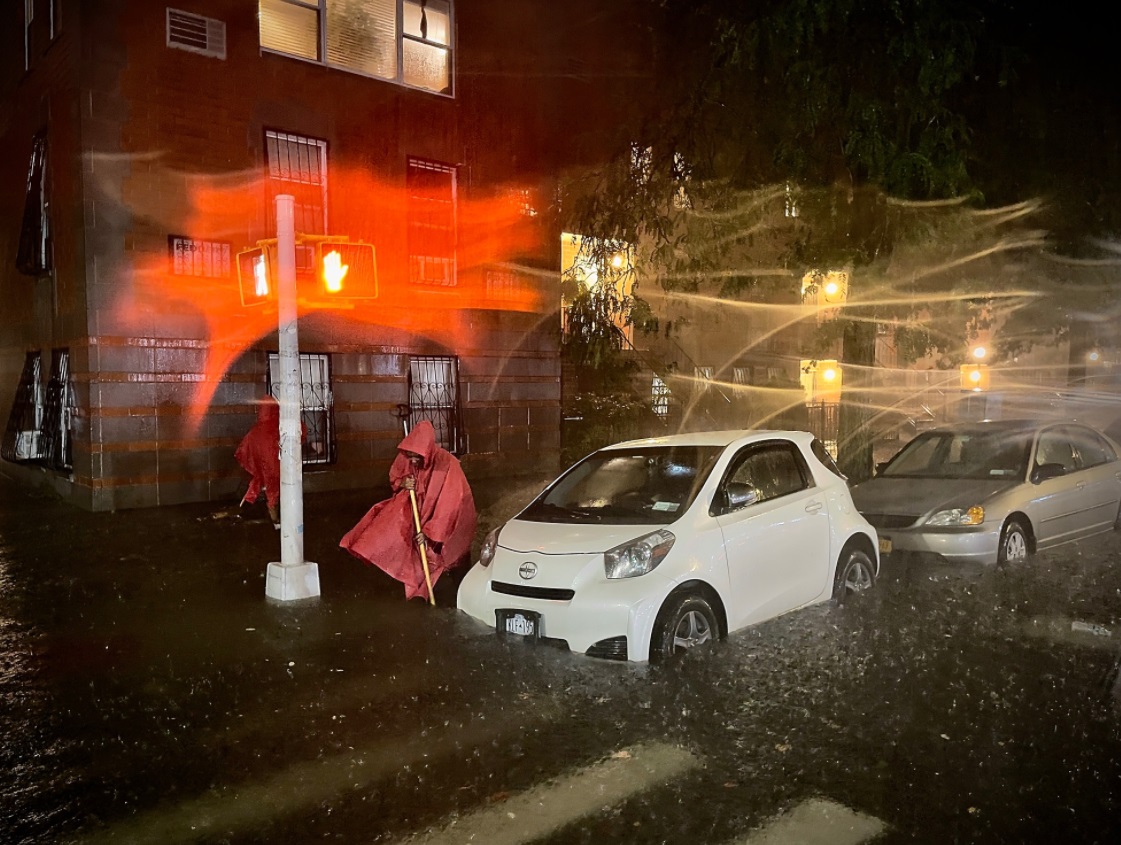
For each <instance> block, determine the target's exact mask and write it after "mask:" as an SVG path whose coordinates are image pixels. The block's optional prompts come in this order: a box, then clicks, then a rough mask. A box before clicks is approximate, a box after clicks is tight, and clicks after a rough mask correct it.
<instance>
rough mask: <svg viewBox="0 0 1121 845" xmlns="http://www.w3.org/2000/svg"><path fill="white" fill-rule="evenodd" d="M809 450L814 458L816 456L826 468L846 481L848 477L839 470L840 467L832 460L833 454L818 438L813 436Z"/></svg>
mask: <svg viewBox="0 0 1121 845" xmlns="http://www.w3.org/2000/svg"><path fill="white" fill-rule="evenodd" d="M810 451H811V452H813V455H814V457H815V458H817V459H818V460H819V461H821V462H822V463H823V464H824V465H825V468H826V469H827V470H829V471H830V472H831V473H833V474H834V475H835V476H837V477H838V478H844V479H845V481H848V478H846V477H845V474H844V473H843V472H841V468H840V467H839V466H837V462H836V461H835V460H833V456H832V455H830V454H829V450H828V449H826V448H825V444H824V443H822V442H821V441H820V440H818V439H817V438H816V437H815V438H814V440H813V442H812V443H810Z"/></svg>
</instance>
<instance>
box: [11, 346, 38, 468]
mask: <svg viewBox="0 0 1121 845" xmlns="http://www.w3.org/2000/svg"><path fill="white" fill-rule="evenodd" d="M41 368H42V360H41V356H40V354H39V353H38V352H28V353H27V357H26V358H24V362H23V373H22V374H21V375H20V379H19V386H18V387H17V388H16V395H15V398H14V399H13V400H12V410H11V413H10V414H9V415H8V427H7V430H6V431H5V433H4V444H3V457H4V460H6V461H34V460H38V459H39V458H41V457H42V456H43V441H42V438H41V437H40V433H41V431H42V428H43V385H42V382H41V380H40V379H41V377H40V370H41Z"/></svg>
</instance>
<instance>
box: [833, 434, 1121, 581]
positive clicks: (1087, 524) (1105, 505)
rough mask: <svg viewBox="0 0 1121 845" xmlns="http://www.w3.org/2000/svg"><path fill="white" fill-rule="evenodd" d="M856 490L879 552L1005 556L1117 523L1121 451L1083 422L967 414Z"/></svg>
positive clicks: (984, 558)
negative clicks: (971, 419)
mask: <svg viewBox="0 0 1121 845" xmlns="http://www.w3.org/2000/svg"><path fill="white" fill-rule="evenodd" d="M852 498H853V501H854V503H855V504H856V508H857V510H859V511H860V513H861V514H863V515H864V518H865V519H867V520H868V521H869V522H870V523H872V525H874V526H875V527H876V530H877V532H878V533H879V543H880V552H881V554H891V553H895V552H918V553H927V554H934V555H938V556H940V557H942V558H944V559H946V560H949V561H974V562H978V563H987V564H991V563H998V562H999V563H1008V562H1015V561H1018V560H1023V559H1024V558H1026V557H1027V555H1028V554H1030V553H1031V552H1034V551H1036V550H1037V549H1044V548H1047V547H1050V546H1056V545H1059V544H1061V543H1066V542H1070V541H1073V540H1078V539H1081V538H1083V537H1089V536H1090V535H1092V534H1097V533H1099V532H1102V531H1108V530H1110V529H1111V528H1114V527H1115V525H1117V523H1118V519H1119V516H1121V513H1119V511H1121V460H1119V458H1118V448H1117V446H1116V445H1115V444H1114V443H1113V442H1112V441H1111V440H1109V439H1108V438H1107V437H1105V436H1104V435H1102V434H1100V433H1099V432H1097V431H1095V430H1094V429H1092V428H1090V427H1088V426H1086V425H1082V424H1080V423H1073V422H1050V423H1039V422H1030V421H1023V420H1019V421H999V422H978V423H961V424H957V425H951V426H945V427H942V428H937V429H933V430H931V431H927V432H924V433H923V434H920V435H919V436H918V437H916V438H915V439H914V440H912V441H911V442H910V443H908V444H907V445H906V446H904V447H903V448H902V449H901V450H900V451H899V452H898V454H896V455H895V457H894V458H892V459H891V460H890V461H888V462H887V463H886V464H883V465H881V466H880V467H879V468H878V472H877V474H876V477H874V478H872V479H871V480H869V481H865V482H864V483H862V484H858V485H856V486H855V487H854V488H853V490H852Z"/></svg>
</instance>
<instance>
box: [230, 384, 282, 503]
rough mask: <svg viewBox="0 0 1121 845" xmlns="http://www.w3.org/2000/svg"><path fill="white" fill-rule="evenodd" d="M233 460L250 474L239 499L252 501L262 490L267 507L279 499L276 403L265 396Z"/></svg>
mask: <svg viewBox="0 0 1121 845" xmlns="http://www.w3.org/2000/svg"><path fill="white" fill-rule="evenodd" d="M234 457H235V458H237V462H238V463H239V464H241V465H242V467H243V468H244V469H245V471H246V472H248V473H249V475H250V476H251V477H250V479H249V489H248V490H246V491H245V498H244V499H242V501H243V502H255V501H257V496H258V495H259V494H260V492H261V488H262V487H263V488H264V489H265V496H266V498H267V499H268V503H269V506H270V507H271V508H276V507H277V504H278V503H279V502H280V404H279V403H278V402H277V401H276V399H275V398H274V397H272V396H266V397H265V398H264V399H263V400H261V404H260V405H258V406H257V422H256V423H255V424H254V425H253V427H252V428H251V429H249V433H248V434H246V435H245V437H243V438H242V440H241V444H240V445H239V446H238V447H237V451H236V452H234Z"/></svg>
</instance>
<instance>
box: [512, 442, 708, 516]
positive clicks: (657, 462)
mask: <svg viewBox="0 0 1121 845" xmlns="http://www.w3.org/2000/svg"><path fill="white" fill-rule="evenodd" d="M721 451H722V449H721V447H719V446H676V447H670V446H650V447H642V448H635V449H626V450H622V449H610V450H604V451H600V452H596V453H595V454H593V455H589V456H588V457H587V458H585V459H584V460H582V461H581V462H580V463H578V464H576V465H575V466H573V467H572V469H570V470H569V471H568V472H566V473H565V474H564V475H562V476H561V477H560V478H559V479H558V480H557V481H556V482H555V483H554V484H553V485H552V486H551V487H550V488H549V489H548V490H546V491H545V492H544V493H542V494H541V495H540V496H539V497H538V498H537V499H536V500H535V501H534V502H533V503H532V504H531V505H530V506H529V507H528V508H526V509H525V510H524V511H523V512H522V513H521V514H520V515H519V516H518V519H524V520H529V521H531V522H571V523H575V524H594V523H605V524H615V525H668V524H669V523H671V522H673V521H674V520H676V519H677V518H678V517H679V516H681V514H683V513H684V512H685V511H686V510H687V509H688V507H689V505H691V504H692V502H693V500H694V499H695V498H696V497H697V493H698V492H699V491H700V489H701V486H702V485H703V484H704V482H705V479H706V478H707V477H708V474H709V472H710V471H711V470H712V465H713V464H714V463H715V462H716V457H717V456H718V455H719V454H720V452H721Z"/></svg>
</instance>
